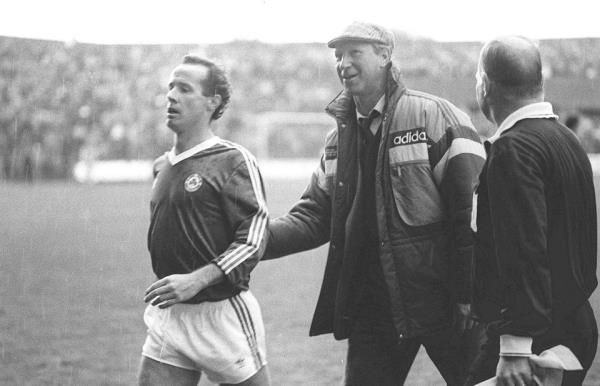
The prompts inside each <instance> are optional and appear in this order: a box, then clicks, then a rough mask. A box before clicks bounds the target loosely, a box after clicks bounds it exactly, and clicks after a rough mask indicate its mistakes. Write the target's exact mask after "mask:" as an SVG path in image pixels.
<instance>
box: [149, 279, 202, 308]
mask: <svg viewBox="0 0 600 386" xmlns="http://www.w3.org/2000/svg"><path fill="white" fill-rule="evenodd" d="M195 276H196V275H195V274H194V272H192V273H188V274H182V275H170V276H167V277H164V278H162V279H160V280H158V281H156V282H154V283H153V284H152V285H151V286H150V287H148V289H146V292H144V302H145V303H148V302H150V304H152V305H153V306H158V308H167V307H170V306H172V305H173V304H176V303H181V302H184V301H186V300H188V299H191V298H192V297H193V296H194V295H196V294H197V293H198V292H200V290H202V288H201V284H200V283H201V282H200V281H199V280H198V278H197V277H195Z"/></svg>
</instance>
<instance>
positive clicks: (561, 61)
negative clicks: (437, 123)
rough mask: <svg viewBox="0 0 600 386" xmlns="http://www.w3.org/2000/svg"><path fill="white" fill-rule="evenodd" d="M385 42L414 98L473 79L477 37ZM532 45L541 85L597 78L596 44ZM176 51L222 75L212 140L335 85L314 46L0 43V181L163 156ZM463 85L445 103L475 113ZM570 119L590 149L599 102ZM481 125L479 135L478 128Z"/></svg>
mask: <svg viewBox="0 0 600 386" xmlns="http://www.w3.org/2000/svg"><path fill="white" fill-rule="evenodd" d="M397 46H398V47H399V49H398V50H396V54H395V58H394V60H395V61H396V62H398V63H399V66H400V68H401V69H402V71H403V75H404V77H405V79H406V83H407V85H408V86H409V87H410V86H411V84H417V85H418V84H419V80H423V79H425V80H427V84H428V85H429V88H430V89H428V90H424V91H429V92H434V93H437V94H440V95H442V96H447V95H445V93H444V92H443V90H436V88H442V87H446V88H453V87H452V84H453V83H452V82H455V83H454V84H456V83H459V82H463V81H462V80H463V79H469V81H472V82H473V83H474V74H475V69H476V66H477V59H478V57H477V56H478V52H479V50H480V48H481V43H479V42H466V43H439V42H435V41H431V40H426V39H420V38H415V37H411V36H407V35H404V34H400V33H398V34H397ZM541 49H542V54H543V56H544V58H543V60H544V63H545V69H544V71H545V74H546V77H547V78H549V79H551V78H567V79H578V80H580V81H581V80H583V81H584V82H587V81H588V80H597V79H598V78H599V77H600V39H568V40H544V41H542V42H541ZM188 52H196V53H200V54H204V55H207V56H209V57H212V58H216V59H218V60H219V61H221V62H222V64H223V65H224V66H225V68H226V69H227V71H228V72H229V74H230V78H231V81H232V84H233V87H234V93H233V96H232V102H231V106H230V108H231V111H232V112H230V113H229V114H225V116H224V119H223V121H222V122H221V121H218V126H219V133H218V134H219V135H221V136H222V137H225V138H229V139H232V140H236V141H238V142H239V143H241V144H246V143H250V142H249V141H247V137H248V134H249V131H250V132H251V130H252V129H253V126H252V125H253V124H254V123H253V122H254V121H255V120H254V119H253V117H256V116H257V114H260V113H265V112H270V111H286V112H322V111H323V108H324V106H325V105H326V104H327V103H328V102H329V101H330V100H331V99H332V98H333V97H334V96H335V95H336V94H337V92H338V91H339V89H340V86H339V82H338V80H337V76H336V73H335V70H334V57H333V52H332V51H331V50H330V49H328V48H327V47H326V46H325V45H324V44H322V43H314V44H265V43H261V42H257V41H235V42H231V43H226V44H219V45H208V46H196V45H94V44H81V43H77V42H68V43H64V42H54V41H44V40H31V39H20V38H9V37H0V103H1V106H2V107H1V108H0V180H1V179H36V178H68V177H69V176H70V175H71V171H72V168H73V165H74V164H75V163H76V162H77V161H78V160H102V159H152V158H154V157H156V156H157V155H158V154H160V153H161V152H162V151H164V150H166V149H168V148H169V147H170V146H171V134H170V133H169V132H168V130H167V129H166V128H165V127H164V116H165V96H164V95H165V92H166V80H167V78H168V75H169V71H170V70H171V69H172V68H173V67H174V65H175V64H177V63H178V62H179V61H180V60H181V57H182V56H183V55H184V54H185V53H188ZM442 80H443V81H444V82H445V83H444V82H442ZM448 82H449V83H448ZM463 83H464V82H463ZM448 84H450V86H447V85H448ZM569 84H571V82H569ZM572 84H576V83H572ZM443 85H445V86H443ZM470 87H471V86H470V85H469V88H467V90H470V91H464V92H462V91H461V92H460V93H459V94H458V95H449V96H450V97H451V100H453V102H455V103H456V104H458V105H459V106H461V107H466V108H467V110H468V111H475V110H476V109H475V107H476V106H475V105H474V103H475V102H474V92H473V91H472V90H471V89H470ZM415 88H416V87H415ZM571 91H572V93H575V94H577V90H571ZM457 99H459V100H457ZM558 104H559V105H560V103H558ZM569 108H570V110H573V106H570V107H569ZM570 114H572V115H573V116H577V117H578V118H579V123H578V125H577V128H576V131H577V134H578V135H579V136H580V138H582V140H583V142H584V144H585V146H586V150H588V151H589V152H600V128H599V127H598V117H599V116H600V100H599V101H597V105H596V108H595V109H593V108H592V109H590V108H589V106H586V109H585V111H571V112H570ZM561 118H563V117H562V114H561ZM474 120H475V123H476V125H477V124H478V121H477V118H476V117H475V118H474ZM481 126H482V135H483V136H485V134H486V133H485V130H486V129H487V128H489V126H485V123H481ZM301 134H302V133H301V132H300V130H299V135H298V138H301V136H302V135H301ZM249 147H251V144H249ZM251 150H253V149H251Z"/></svg>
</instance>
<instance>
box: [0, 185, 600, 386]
mask: <svg viewBox="0 0 600 386" xmlns="http://www.w3.org/2000/svg"><path fill="white" fill-rule="evenodd" d="M304 184H305V181H267V187H266V188H267V199H268V204H269V208H270V211H271V214H272V215H273V216H277V215H279V214H282V213H284V212H285V211H286V210H287V209H288V208H289V207H290V206H291V204H292V203H293V202H294V201H295V200H296V199H297V198H298V197H299V196H300V194H301V192H302V190H303V188H304ZM149 191H150V185H149V184H119V185H94V186H91V185H75V184H62V183H61V184H53V183H50V184H39V185H25V184H4V185H0V197H1V198H0V213H2V221H1V222H0V294H2V296H1V298H0V385H84V384H85V385H131V384H135V383H136V374H137V371H138V365H139V359H140V350H141V346H142V343H143V340H144V337H145V329H144V324H143V321H142V313H143V309H144V303H143V302H142V294H143V291H144V289H145V288H146V287H147V286H148V285H149V284H150V283H151V282H152V281H153V280H154V278H153V274H152V271H151V267H150V258H149V256H148V253H147V250H146V229H147V226H148V218H149V208H148V200H149ZM324 263H325V249H324V248H320V249H317V250H315V251H310V252H306V253H302V254H298V255H294V256H290V257H287V258H284V259H280V260H278V261H272V262H265V263H262V264H259V266H258V267H257V268H256V270H255V271H254V274H253V277H252V282H251V287H252V290H253V292H254V293H255V295H256V296H257V298H258V300H259V302H260V303H261V306H262V310H263V316H264V320H265V325H266V331H267V350H268V358H269V365H270V369H271V375H272V379H273V384H274V385H283V386H300V385H311V386H313V385H316V386H318V385H323V386H329V385H339V384H340V382H341V379H342V374H343V369H344V363H343V362H344V359H345V351H346V344H345V342H336V341H335V340H334V339H333V338H332V336H331V335H327V336H320V337H314V338H309V337H308V328H309V324H310V320H311V317H312V312H313V309H314V305H315V302H316V298H317V295H318V291H319V286H320V282H321V278H322V273H323V266H324ZM593 300H594V309H595V310H596V313H597V314H598V312H597V310H598V309H599V307H600V302H599V301H598V296H597V295H595V296H594V298H593ZM599 316H600V315H599ZM200 384H201V385H209V384H210V383H208V382H207V381H206V380H202V381H201V382H200ZM440 384H443V381H442V380H441V378H440V376H439V374H438V372H437V370H435V368H434V367H433V365H432V364H431V362H430V361H429V359H427V357H426V355H424V353H423V352H420V353H419V356H418V357H417V360H416V361H415V363H414V365H413V368H412V370H411V374H410V375H409V379H408V380H407V385H440ZM586 384H588V385H595V384H600V358H598V357H597V358H596V362H595V364H594V367H593V368H592V370H591V371H590V374H589V375H588V378H587V380H586Z"/></svg>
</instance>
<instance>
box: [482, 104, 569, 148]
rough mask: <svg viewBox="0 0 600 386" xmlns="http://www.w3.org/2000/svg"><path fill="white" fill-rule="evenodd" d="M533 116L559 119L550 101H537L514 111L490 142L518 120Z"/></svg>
mask: <svg viewBox="0 0 600 386" xmlns="http://www.w3.org/2000/svg"><path fill="white" fill-rule="evenodd" d="M531 118H553V119H557V118H558V115H556V114H554V112H553V111H552V105H551V104H550V103H549V102H537V103H531V104H528V105H526V106H523V107H521V108H520V109H518V110H515V111H513V112H512V113H511V114H510V115H509V116H508V117H506V118H505V119H504V121H502V123H501V124H500V126H498V130H496V133H495V134H494V135H492V136H491V137H490V138H489V139H488V140H487V141H488V142H489V143H494V142H495V141H496V140H497V139H498V138H500V136H501V135H502V133H504V132H505V131H508V130H510V129H512V128H513V126H514V125H516V124H517V122H519V121H522V120H523V119H531Z"/></svg>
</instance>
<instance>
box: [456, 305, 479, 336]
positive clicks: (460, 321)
mask: <svg viewBox="0 0 600 386" xmlns="http://www.w3.org/2000/svg"><path fill="white" fill-rule="evenodd" d="M474 324H475V322H474V321H473V318H472V317H471V305H470V304H464V303H457V304H456V311H455V313H454V327H455V328H456V331H458V333H459V334H462V333H463V332H465V330H470V329H471V328H473V325H474Z"/></svg>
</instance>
